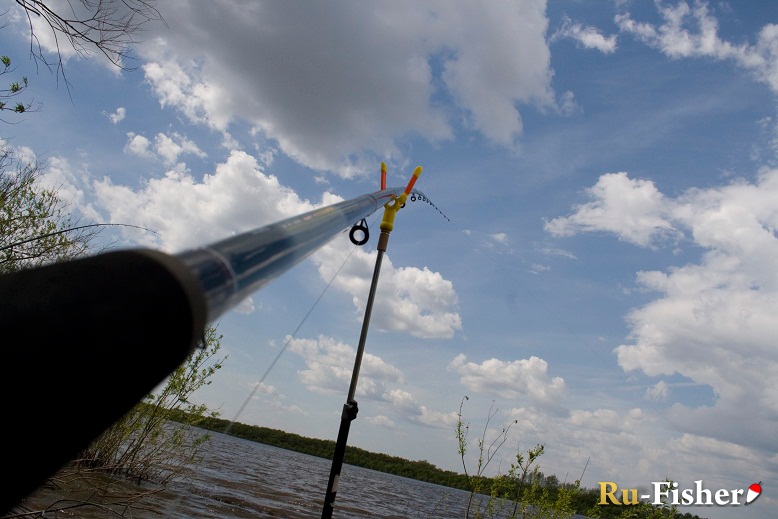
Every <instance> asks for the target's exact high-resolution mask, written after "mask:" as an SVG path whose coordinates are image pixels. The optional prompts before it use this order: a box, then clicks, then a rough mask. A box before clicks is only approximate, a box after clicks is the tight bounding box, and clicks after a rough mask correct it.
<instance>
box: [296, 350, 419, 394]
mask: <svg viewBox="0 0 778 519" xmlns="http://www.w3.org/2000/svg"><path fill="white" fill-rule="evenodd" d="M286 340H287V341H289V351H290V352H292V353H296V354H297V355H299V356H301V357H302V358H303V360H304V361H305V365H306V367H307V369H305V370H301V371H299V372H298V375H299V376H300V380H301V381H302V383H303V384H305V387H306V388H308V389H309V390H310V391H314V392H317V393H339V392H340V393H342V392H344V391H347V390H348V388H349V385H350V383H351V375H352V372H353V368H354V358H355V357H356V349H355V348H354V347H352V346H350V345H348V344H345V343H342V342H338V341H336V340H335V339H333V338H331V337H325V336H319V337H318V338H317V339H294V338H291V339H290V338H289V337H287V339H286ZM404 382H405V377H404V375H403V374H402V372H401V371H400V370H399V369H398V368H397V367H395V366H393V365H391V364H389V363H387V362H385V361H384V360H383V359H381V358H380V357H378V356H376V355H372V354H370V353H364V354H363V356H362V364H361V367H360V370H359V384H358V385H357V396H365V397H369V398H373V399H376V398H380V397H381V395H383V393H384V392H385V391H386V384H387V383H399V384H402V383H404Z"/></svg>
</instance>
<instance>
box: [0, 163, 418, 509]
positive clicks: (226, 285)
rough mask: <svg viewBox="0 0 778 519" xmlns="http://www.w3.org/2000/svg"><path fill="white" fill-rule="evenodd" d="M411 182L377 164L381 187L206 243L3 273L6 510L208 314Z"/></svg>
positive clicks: (129, 396) (155, 376) (98, 426)
mask: <svg viewBox="0 0 778 519" xmlns="http://www.w3.org/2000/svg"><path fill="white" fill-rule="evenodd" d="M417 169H419V168H417ZM414 181H415V177H414V178H413V179H412V181H411V182H410V183H409V185H408V186H407V187H406V188H402V187H395V188H387V187H386V172H385V166H384V165H383V163H382V172H381V190H380V191H376V192H374V193H370V194H365V195H361V196H358V197H356V198H353V199H351V200H346V201H343V202H339V203H336V204H332V205H329V206H326V207H322V208H319V209H316V210H313V211H309V212H307V213H304V214H301V215H298V216H294V217H291V218H287V219H285V220H282V221H279V222H277V223H273V224H270V225H267V226H264V227H260V228H257V229H255V230H252V231H248V232H245V233H242V234H239V235H236V236H233V237H230V238H227V239H224V240H221V241H217V242H215V243H212V244H209V245H206V246H203V247H197V248H194V249H190V250H186V251H184V252H181V253H178V254H167V253H163V252H161V251H157V250H153V249H147V248H137V249H127V250H118V251H113V252H106V253H102V254H98V255H94V256H91V257H86V258H80V259H76V260H70V261H65V262H60V263H54V264H51V265H46V266H42V267H37V268H30V269H26V270H20V271H17V272H13V273H9V274H4V275H0V331H1V332H2V335H0V337H2V341H3V342H2V346H3V347H2V352H3V360H4V366H5V370H4V372H3V373H2V376H0V395H2V396H3V398H4V402H3V417H4V423H5V426H4V429H5V430H4V442H5V445H6V448H5V452H3V456H2V461H3V468H4V469H5V470H6V472H7V473H8V474H9V476H10V477H9V478H7V479H6V483H4V484H3V487H2V491H0V515H4V514H5V513H6V512H8V511H9V510H10V509H11V508H13V507H14V506H16V505H17V504H18V503H19V502H20V501H21V500H22V499H23V498H24V497H26V496H27V495H28V494H30V493H31V492H32V491H34V490H35V489H36V488H38V487H39V486H41V485H42V484H43V483H44V482H45V481H46V480H47V479H48V478H49V477H50V476H52V475H53V474H54V473H56V472H57V471H58V470H59V469H60V468H61V467H62V466H63V465H65V464H66V463H67V462H68V461H70V460H72V459H74V458H75V457H76V456H77V455H78V454H79V453H80V452H82V451H83V450H84V449H86V448H87V447H88V446H89V444H90V443H91V442H92V441H94V440H95V439H96V438H97V437H98V436H99V435H100V434H101V433H102V432H103V431H105V430H106V429H107V428H108V427H110V426H111V424H113V423H115V422H116V421H117V420H119V418H121V417H122V416H123V415H124V414H126V413H127V412H128V411H130V409H132V408H133V407H134V406H135V405H136V404H137V403H138V402H140V401H142V399H143V398H144V397H145V396H146V395H148V394H149V393H151V392H152V391H153V390H154V388H156V387H157V386H158V385H159V384H160V383H161V382H162V381H164V379H165V378H166V377H167V376H169V375H170V374H171V373H172V372H173V371H174V370H175V369H176V368H177V367H178V366H180V365H181V364H182V363H183V362H184V361H185V360H186V359H187V358H188V357H189V356H190V355H191V354H192V353H193V352H194V350H195V348H196V347H197V345H198V344H199V343H201V342H202V341H203V336H204V334H205V329H206V326H207V325H208V324H209V323H212V322H214V321H215V320H216V319H218V318H219V317H220V316H221V315H223V314H224V313H225V312H227V311H228V310H230V309H232V308H233V307H235V306H237V305H238V304H239V303H240V302H241V301H243V300H244V299H245V298H246V297H248V296H249V295H251V294H252V293H253V292H255V291H257V290H259V289H260V288H262V287H263V286H264V285H266V284H267V283H269V282H270V281H272V280H274V279H275V278H276V277H278V276H280V275H281V274H283V273H284V272H286V271H287V270H289V269H290V268H292V267H293V266H294V265H296V264H297V263H299V262H300V261H302V260H303V259H305V258H306V257H308V256H309V255H310V254H312V253H313V252H315V251H316V250H317V249H319V248H320V247H322V246H323V245H325V244H326V243H328V242H329V241H330V240H331V239H332V238H334V237H335V236H336V235H337V234H338V233H340V232H342V231H344V230H345V229H348V228H349V227H351V226H355V222H360V221H362V220H364V219H365V218H367V217H368V216H370V215H371V214H373V212H375V211H376V210H378V209H379V208H380V207H382V206H384V207H385V206H387V205H395V206H396V201H397V200H399V199H400V198H402V199H403V202H404V200H405V198H404V197H406V196H407V192H408V191H409V189H410V190H412V187H413V182H414ZM412 191H415V190H412ZM401 205H402V204H400V206H401ZM397 208H399V207H396V208H395V211H396V210H397ZM363 232H365V233H367V228H366V226H365V227H364V229H363ZM352 234H353V230H352ZM365 238H366V236H365ZM352 239H354V238H353V235H352ZM365 241H366V239H365Z"/></svg>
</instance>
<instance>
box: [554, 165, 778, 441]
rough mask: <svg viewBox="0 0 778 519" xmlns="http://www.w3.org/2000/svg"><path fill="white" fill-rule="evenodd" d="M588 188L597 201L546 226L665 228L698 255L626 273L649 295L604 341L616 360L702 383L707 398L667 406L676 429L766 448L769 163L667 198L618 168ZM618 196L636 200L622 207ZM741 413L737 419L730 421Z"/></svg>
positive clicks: (770, 343)
mask: <svg viewBox="0 0 778 519" xmlns="http://www.w3.org/2000/svg"><path fill="white" fill-rule="evenodd" d="M592 192H594V193H597V197H598V200H597V201H596V202H593V203H590V204H584V205H582V206H579V207H578V208H577V209H576V211H575V212H574V213H573V214H572V215H571V216H569V217H565V218H560V219H555V220H552V221H551V222H549V225H548V226H547V229H548V230H549V231H550V232H552V233H555V234H557V235H569V234H573V233H576V232H601V231H602V232H609V233H614V234H616V235H617V236H619V237H622V238H623V239H627V240H628V241H631V242H632V243H635V244H637V245H642V246H654V245H656V244H657V243H658V240H659V237H660V236H661V235H662V232H664V231H667V230H672V231H673V232H675V233H681V232H683V234H684V236H685V237H686V239H688V240H690V241H691V242H693V244H694V245H695V246H697V247H700V248H702V250H703V251H704V252H703V254H702V255H701V258H700V260H699V262H697V263H688V264H685V265H682V266H676V267H672V268H670V269H668V270H667V271H664V272H663V271H641V272H639V273H638V274H637V276H636V283H637V285H638V286H639V287H640V288H642V289H643V290H644V291H647V292H653V293H657V294H658V297H657V298H656V299H654V300H653V301H651V302H649V303H647V304H645V305H644V306H642V307H639V308H635V309H633V310H632V311H631V312H630V313H629V314H628V315H627V322H628V324H629V326H630V329H631V333H630V337H629V338H630V342H629V343H627V344H622V345H620V346H619V347H617V348H616V349H615V353H616V355H617V357H618V362H619V365H620V366H621V367H622V368H624V369H625V370H627V371H632V370H639V371H642V372H644V373H646V374H647V375H650V376H661V375H668V376H669V375H673V374H676V373H678V374H681V375H683V376H685V377H688V378H689V379H691V380H692V381H693V382H695V383H698V384H703V385H706V386H709V387H710V388H711V389H712V390H713V393H714V394H715V396H716V402H715V405H714V406H712V407H693V408H690V407H689V406H684V405H680V404H678V405H676V407H674V409H673V411H672V413H673V414H672V419H673V420H674V423H675V424H676V425H677V426H678V427H679V428H681V430H683V431H684V432H688V433H690V434H696V435H710V436H711V437H713V438H716V439H717V440H719V441H726V442H731V443H742V442H750V444H751V445H759V446H763V447H765V448H768V446H769V445H770V442H773V441H774V438H773V437H774V435H773V434H771V432H770V431H772V430H774V425H775V421H776V420H778V385H777V383H776V380H778V378H776V375H777V374H778V351H777V350H776V349H775V337H776V336H778V321H776V319H775V315H776V314H778V276H776V274H775V273H776V271H778V263H777V262H776V261H777V260H776V258H778V235H777V234H776V229H778V207H777V206H776V204H775V200H778V170H774V169H765V170H763V171H761V172H760V173H759V174H758V176H757V178H756V179H755V180H754V181H753V182H748V181H745V180H742V179H739V180H734V181H732V182H731V183H729V184H727V185H723V186H718V187H711V188H707V189H691V190H689V191H687V192H685V193H683V194H681V195H680V196H678V197H677V198H675V199H670V198H667V197H665V196H663V195H662V194H661V193H659V192H658V191H657V189H656V187H655V186H654V185H653V184H652V183H650V182H648V181H633V180H630V179H628V178H627V177H626V175H625V174H617V175H603V176H602V177H601V178H600V180H599V181H598V183H597V186H596V187H595V188H594V189H593V191H592ZM619 197H626V200H637V202H633V203H634V204H635V205H634V206H632V205H630V206H629V207H628V206H627V205H626V203H624V200H625V199H623V198H622V199H621V200H618V199H619ZM657 230H658V231H659V232H657ZM659 389H661V388H659ZM655 392H656V391H655ZM746 421H748V422H749V423H752V424H753V426H752V427H749V428H748V430H747V431H744V430H743V428H742V427H739V426H736V424H742V423H744V422H746Z"/></svg>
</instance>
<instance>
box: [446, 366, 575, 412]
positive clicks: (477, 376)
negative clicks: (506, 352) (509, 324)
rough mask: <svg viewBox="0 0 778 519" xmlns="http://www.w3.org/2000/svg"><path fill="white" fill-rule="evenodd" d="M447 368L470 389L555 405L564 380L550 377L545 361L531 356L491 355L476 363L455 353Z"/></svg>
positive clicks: (559, 398)
mask: <svg viewBox="0 0 778 519" xmlns="http://www.w3.org/2000/svg"><path fill="white" fill-rule="evenodd" d="M448 369H449V370H451V371H454V372H456V373H458V374H459V376H460V382H461V383H462V384H463V385H464V386H465V387H467V388H468V389H470V390H471V391H476V392H479V393H484V394H491V395H495V396H499V397H502V398H509V399H512V400H523V401H526V402H528V403H529V404H530V405H533V406H539V407H544V408H559V407H560V406H561V400H562V398H563V397H564V395H565V389H566V388H565V381H564V380H563V379H562V378H561V377H553V378H550V377H549V376H548V363H547V362H546V361H545V360H543V359H541V358H538V357H534V356H533V357H530V358H529V359H521V360H514V361H504V360H499V359H494V358H493V359H488V360H485V361H483V362H482V363H481V364H476V363H474V362H467V357H466V356H465V355H464V354H459V355H457V356H456V357H455V358H454V360H452V361H451V363H449V365H448Z"/></svg>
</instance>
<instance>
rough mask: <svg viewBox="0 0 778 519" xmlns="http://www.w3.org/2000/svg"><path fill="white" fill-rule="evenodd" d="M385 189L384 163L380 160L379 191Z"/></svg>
mask: <svg viewBox="0 0 778 519" xmlns="http://www.w3.org/2000/svg"><path fill="white" fill-rule="evenodd" d="M384 189H386V163H385V162H381V191H383V190H384Z"/></svg>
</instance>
